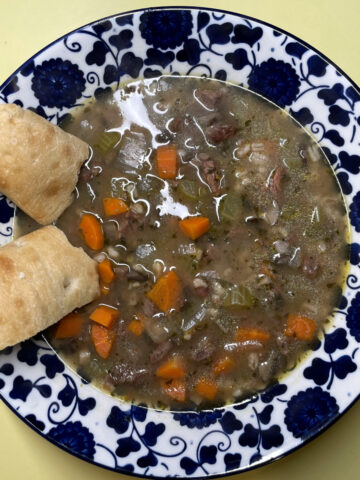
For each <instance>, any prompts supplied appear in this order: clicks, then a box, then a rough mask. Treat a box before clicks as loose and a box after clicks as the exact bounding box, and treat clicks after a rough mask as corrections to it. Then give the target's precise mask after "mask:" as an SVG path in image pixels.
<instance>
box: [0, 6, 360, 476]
mask: <svg viewBox="0 0 360 480" xmlns="http://www.w3.org/2000/svg"><path fill="white" fill-rule="evenodd" d="M157 10H191V11H194V10H195V11H207V12H218V13H222V14H227V15H232V16H234V17H239V18H242V19H247V20H251V21H254V22H257V23H259V24H261V25H264V26H267V27H270V28H271V29H273V30H274V31H277V32H280V33H282V34H286V35H289V36H290V37H291V38H292V39H294V40H296V41H297V42H298V43H300V44H301V45H304V46H305V47H307V48H308V49H311V50H312V51H313V52H315V53H316V54H317V55H319V56H320V57H321V58H323V59H324V60H325V61H326V63H328V64H329V65H331V66H332V67H334V68H335V70H336V71H337V72H338V73H339V74H340V75H341V76H343V77H344V78H346V79H347V80H348V82H349V83H350V84H351V85H352V86H353V87H354V89H355V90H356V91H357V92H358V93H359V94H360V87H359V86H358V85H357V83H355V81H354V80H352V78H351V77H350V76H349V75H348V74H347V73H345V72H344V71H343V70H342V69H341V68H340V67H339V66H338V65H337V64H336V63H335V62H333V61H332V60H331V59H329V58H328V57H327V56H326V55H325V54H323V53H322V52H321V51H320V50H318V49H317V48H315V47H313V46H312V45H311V44H310V43H308V42H306V41H304V40H303V39H301V38H300V37H298V36H296V35H294V34H292V33H290V32H289V31H287V30H285V29H283V28H281V27H278V26H275V25H273V24H272V23H270V22H266V21H264V20H261V19H259V18H256V17H253V16H250V15H246V14H242V13H239V12H235V11H231V10H226V9H222V8H213V7H205V6H192V5H171V6H170V5H163V6H156V7H148V8H137V9H132V10H126V11H122V12H120V13H112V14H110V15H107V16H105V17H102V18H99V19H95V20H92V21H90V22H88V23H86V24H83V25H81V26H78V27H76V28H74V29H73V30H71V31H69V32H67V33H65V34H63V35H61V36H60V37H58V38H56V39H55V40H53V41H51V42H50V43H48V44H46V45H45V46H44V47H43V48H41V49H40V50H38V51H37V52H35V53H34V54H33V55H32V56H31V57H29V58H28V59H27V60H26V61H25V62H24V63H22V64H21V65H20V66H19V67H18V68H17V69H16V70H14V71H13V72H12V73H11V74H10V75H9V76H8V77H7V78H6V79H5V80H4V81H3V82H2V84H1V85H0V90H2V89H3V88H5V87H6V86H7V84H8V83H10V82H11V80H12V79H13V77H14V76H15V75H17V74H18V73H19V72H20V71H21V70H22V69H23V68H24V67H25V66H27V65H28V64H30V63H31V61H32V60H33V59H34V58H36V57H37V56H38V55H40V54H41V53H42V52H44V51H46V50H47V49H48V48H50V47H52V46H53V45H55V44H56V43H58V42H60V41H61V40H63V39H65V38H66V37H69V36H70V35H72V34H74V33H76V32H77V31H78V30H80V29H83V28H86V27H90V26H92V25H95V24H97V23H100V22H103V21H105V20H107V19H113V18H118V17H122V16H126V15H130V14H134V13H138V12H152V11H157ZM348 216H349V213H348V209H347V217H348ZM359 399H360V392H359V394H358V395H357V396H356V397H354V398H353V400H352V401H351V402H350V403H349V404H348V405H347V407H346V408H344V409H343V410H342V411H338V412H337V413H336V414H335V415H334V416H333V418H332V419H331V420H330V421H329V422H327V423H326V424H325V425H322V426H321V427H320V428H318V429H317V431H316V432H315V433H313V434H312V435H311V436H309V437H308V438H306V439H305V440H302V442H301V443H299V444H298V445H296V446H294V447H292V448H290V449H289V450H286V451H282V452H281V451H280V452H279V453H277V454H276V456H275V457H273V458H270V459H268V460H265V461H262V462H261V464H257V463H256V462H255V463H254V464H250V465H247V466H246V467H243V468H241V469H234V470H231V471H228V472H224V473H221V474H207V475H206V476H205V477H204V475H201V476H198V475H196V476H191V478H193V479H195V480H201V479H204V478H210V479H212V478H226V477H230V476H232V475H236V474H242V473H246V472H249V471H251V470H255V469H259V468H261V467H264V466H266V465H269V464H271V463H273V462H275V461H277V460H281V459H282V458H284V457H286V456H288V455H290V454H291V453H293V452H295V451H297V450H299V449H300V448H302V447H303V446H305V445H307V444H309V443H310V442H311V441H313V440H314V439H316V438H317V437H319V436H320V435H321V434H322V433H324V432H325V431H326V430H328V429H329V428H330V427H332V426H333V425H334V424H335V423H336V422H337V421H338V420H339V419H340V418H341V417H342V416H343V415H345V414H346V413H347V412H348V411H349V410H350V409H351V408H352V407H353V406H354V405H355V403H356V402H357V401H358V400H359ZM0 400H2V402H3V403H4V404H5V405H6V406H7V407H8V408H9V409H10V410H11V411H12V412H13V413H14V414H15V415H16V416H17V417H18V418H19V419H20V420H21V421H22V422H23V423H24V424H25V425H26V426H27V427H30V428H31V429H32V430H33V431H34V432H36V433H37V434H39V435H40V436H41V437H42V438H44V439H45V440H47V442H50V443H52V444H53V445H54V446H56V447H57V448H60V449H61V450H63V451H64V452H66V453H68V454H71V455H72V456H74V457H76V458H79V459H80V460H82V461H86V462H87V463H89V464H90V465H95V466H97V467H100V468H102V469H105V470H109V471H111V472H114V473H119V474H122V475H128V476H131V477H134V478H143V479H147V478H159V477H157V476H155V475H152V474H146V476H144V475H141V474H139V473H134V472H131V471H127V470H126V471H125V470H118V469H115V468H112V467H110V466H107V465H104V464H102V463H99V462H97V461H95V460H91V459H89V458H88V457H86V456H83V455H81V454H79V453H76V452H74V451H73V450H71V449H70V448H68V447H66V446H65V445H63V444H61V443H59V442H56V441H55V440H53V439H52V438H51V437H50V436H49V435H48V434H46V433H43V432H42V431H41V430H39V429H38V428H36V426H35V425H33V424H32V423H31V422H29V421H28V420H27V419H26V418H25V417H23V416H22V415H21V414H20V413H19V412H18V411H17V410H16V408H14V407H13V406H12V405H11V404H10V403H9V402H8V401H7V400H6V399H5V398H4V396H3V395H2V394H1V392H0ZM177 478H180V479H186V478H189V477H188V476H186V475H183V474H181V475H180V476H178V477H177Z"/></svg>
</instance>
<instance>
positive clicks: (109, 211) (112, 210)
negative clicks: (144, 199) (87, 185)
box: [103, 198, 129, 217]
mask: <svg viewBox="0 0 360 480" xmlns="http://www.w3.org/2000/svg"><path fill="white" fill-rule="evenodd" d="M103 205H104V212H105V215H106V216H107V217H114V216H115V215H121V214H122V213H125V212H128V211H129V207H128V206H127V205H126V203H125V202H124V200H122V199H121V198H104V199H103Z"/></svg>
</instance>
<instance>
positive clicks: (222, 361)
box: [213, 355, 235, 377]
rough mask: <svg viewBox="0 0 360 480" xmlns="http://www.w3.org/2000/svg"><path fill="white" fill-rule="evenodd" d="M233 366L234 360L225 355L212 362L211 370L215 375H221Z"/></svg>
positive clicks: (229, 370)
mask: <svg viewBox="0 0 360 480" xmlns="http://www.w3.org/2000/svg"><path fill="white" fill-rule="evenodd" d="M234 368H235V362H234V360H233V359H232V358H231V357H229V356H228V355H226V356H225V357H222V358H219V360H217V361H216V362H215V364H214V367H213V372H214V375H215V377H217V376H218V375H221V374H222V373H229V372H231V370H233V369H234Z"/></svg>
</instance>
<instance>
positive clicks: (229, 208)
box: [219, 195, 241, 221]
mask: <svg viewBox="0 0 360 480" xmlns="http://www.w3.org/2000/svg"><path fill="white" fill-rule="evenodd" d="M240 213H241V200H240V198H237V197H235V196H233V195H227V196H226V197H225V198H224V200H223V201H222V202H221V204H220V209H219V214H220V218H221V219H222V220H229V221H233V220H237V219H238V218H239V216H240Z"/></svg>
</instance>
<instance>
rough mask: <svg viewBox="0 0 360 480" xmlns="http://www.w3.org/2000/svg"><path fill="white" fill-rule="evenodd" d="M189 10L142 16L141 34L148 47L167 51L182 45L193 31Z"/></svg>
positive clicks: (148, 13)
mask: <svg viewBox="0 0 360 480" xmlns="http://www.w3.org/2000/svg"><path fill="white" fill-rule="evenodd" d="M192 26H193V24H192V15H191V13H190V12H189V11H187V10H154V11H152V12H145V13H143V14H142V15H141V16H140V27H139V29H140V32H141V36H142V37H143V38H145V40H146V43H147V44H148V45H154V47H157V48H161V49H163V50H166V49H167V48H175V47H178V46H179V45H181V44H182V43H183V42H184V40H186V39H187V38H188V36H189V35H190V33H191V30H192Z"/></svg>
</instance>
